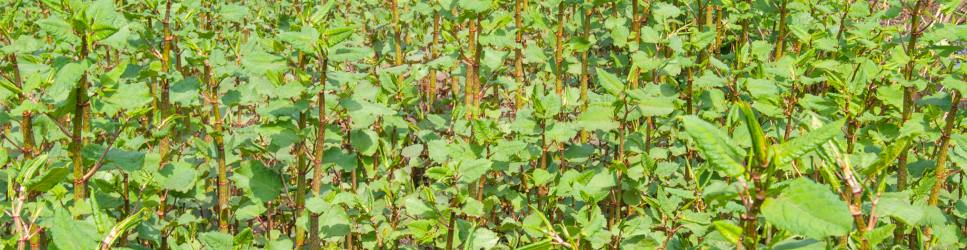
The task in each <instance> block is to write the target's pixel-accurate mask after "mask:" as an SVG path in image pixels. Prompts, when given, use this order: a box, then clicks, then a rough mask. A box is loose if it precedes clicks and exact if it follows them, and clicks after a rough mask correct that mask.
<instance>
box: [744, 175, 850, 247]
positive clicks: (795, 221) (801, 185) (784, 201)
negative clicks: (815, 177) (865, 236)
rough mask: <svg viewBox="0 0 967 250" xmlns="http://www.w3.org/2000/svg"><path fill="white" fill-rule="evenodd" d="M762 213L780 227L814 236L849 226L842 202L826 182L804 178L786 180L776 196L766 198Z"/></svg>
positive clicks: (842, 231) (837, 233)
mask: <svg viewBox="0 0 967 250" xmlns="http://www.w3.org/2000/svg"><path fill="white" fill-rule="evenodd" d="M762 215H763V216H765V218H766V221H768V222H769V223H772V224H773V225H776V227H778V228H780V229H783V230H786V231H789V232H792V233H795V234H799V235H805V236H808V237H810V238H814V239H823V238H825V237H828V236H843V235H846V234H848V233H849V232H850V230H851V229H852V228H853V220H852V219H853V218H852V216H851V215H850V212H849V210H848V209H847V207H846V202H843V201H842V200H840V199H839V196H837V195H836V194H834V193H833V192H832V191H830V189H829V187H828V186H826V185H822V184H819V183H816V182H813V181H812V180H809V179H806V178H799V179H796V180H794V181H792V182H790V183H789V186H788V187H786V188H785V189H783V190H782V193H780V194H779V197H776V198H767V199H766V200H765V202H763V204H762Z"/></svg>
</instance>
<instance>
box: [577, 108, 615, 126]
mask: <svg viewBox="0 0 967 250" xmlns="http://www.w3.org/2000/svg"><path fill="white" fill-rule="evenodd" d="M613 116H614V109H613V108H612V107H611V106H608V105H606V104H591V105H589V106H588V109H587V110H585V111H584V112H581V114H580V115H578V118H577V121H575V122H574V124H575V125H577V126H578V127H580V128H582V129H585V130H602V131H611V130H614V129H617V128H618V125H619V124H618V122H617V121H615V120H614V117H613Z"/></svg>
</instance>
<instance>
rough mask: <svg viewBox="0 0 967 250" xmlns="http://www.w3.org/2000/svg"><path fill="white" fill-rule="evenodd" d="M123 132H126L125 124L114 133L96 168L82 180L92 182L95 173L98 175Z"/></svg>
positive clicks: (89, 171)
mask: <svg viewBox="0 0 967 250" xmlns="http://www.w3.org/2000/svg"><path fill="white" fill-rule="evenodd" d="M122 130H124V124H121V127H119V128H118V129H117V130H116V131H114V135H113V136H111V141H110V142H108V143H107V147H105V148H104V151H102V152H101V156H100V157H98V158H97V163H94V167H92V168H91V170H88V171H87V174H84V178H82V179H81V180H83V181H85V182H86V181H87V180H90V179H91V177H93V176H94V173H97V170H98V169H101V166H104V159H106V158H107V153H108V152H111V148H113V147H114V142H115V141H117V139H118V137H120V136H119V135H121V131H122Z"/></svg>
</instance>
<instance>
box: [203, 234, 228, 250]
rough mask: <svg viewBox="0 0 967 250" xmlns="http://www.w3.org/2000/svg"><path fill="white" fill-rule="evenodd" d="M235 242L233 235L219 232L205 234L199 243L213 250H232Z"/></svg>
mask: <svg viewBox="0 0 967 250" xmlns="http://www.w3.org/2000/svg"><path fill="white" fill-rule="evenodd" d="M233 240H234V239H233V238H232V235H231V234H227V233H223V232H217V231H213V232H204V233H201V234H200V235H199V236H198V241H201V243H202V245H204V246H205V248H206V249H211V250H232V243H233Z"/></svg>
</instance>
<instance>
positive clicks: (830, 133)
mask: <svg viewBox="0 0 967 250" xmlns="http://www.w3.org/2000/svg"><path fill="white" fill-rule="evenodd" d="M845 123H846V120H845V119H840V120H838V121H835V122H832V123H830V124H826V125H824V126H822V127H820V128H818V129H816V130H814V131H812V132H809V133H806V134H803V135H801V136H799V137H796V138H793V139H792V140H789V141H786V142H785V143H783V144H781V145H779V150H778V152H777V154H778V157H779V164H782V165H787V164H789V163H791V162H792V161H793V160H796V159H799V157H802V156H803V155H806V154H808V153H809V152H812V151H814V150H816V149H818V148H819V146H821V145H823V143H826V141H829V140H830V139H833V138H835V137H836V136H838V135H840V134H842V128H843V124H845Z"/></svg>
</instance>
